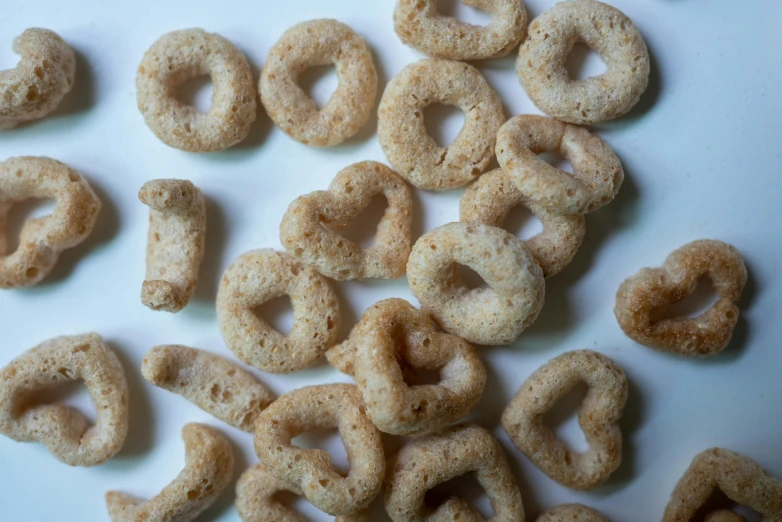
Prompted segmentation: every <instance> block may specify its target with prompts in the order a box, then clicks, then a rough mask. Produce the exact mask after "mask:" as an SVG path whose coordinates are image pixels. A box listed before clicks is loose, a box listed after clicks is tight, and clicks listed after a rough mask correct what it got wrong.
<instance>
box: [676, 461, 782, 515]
mask: <svg viewBox="0 0 782 522" xmlns="http://www.w3.org/2000/svg"><path fill="white" fill-rule="evenodd" d="M715 489H719V490H720V491H722V492H723V493H724V494H725V495H726V496H727V497H728V498H729V499H731V500H732V501H734V502H736V503H737V504H740V505H742V506H746V507H748V508H750V509H753V510H755V511H757V512H758V513H759V514H760V516H761V517H762V520H763V522H776V521H778V520H782V482H780V481H779V480H777V479H775V478H773V477H771V476H769V475H768V474H766V472H765V471H763V468H761V467H760V465H758V464H757V463H756V462H754V461H753V460H751V459H749V458H748V457H745V456H744V455H740V454H738V453H734V452H733V451H730V450H726V449H722V448H711V449H707V450H706V451H703V452H701V453H699V454H698V455H696V456H695V458H694V459H692V463H691V464H690V467H689V468H687V471H686V472H685V473H684V475H683V476H682V478H681V479H679V482H678V484H676V487H675V488H674V489H673V492H672V493H671V500H670V501H669V502H668V505H667V506H666V507H665V514H663V518H662V522H689V521H690V520H693V517H694V516H695V514H696V512H697V511H698V510H699V509H700V507H701V506H702V505H703V503H704V502H706V500H708V498H709V496H710V495H711V493H712V492H713V491H714V490H715ZM717 515H718V516H719V517H720V518H712V522H716V521H717V520H726V521H730V520H743V518H740V519H735V518H731V517H729V516H728V515H727V514H726V513H719V512H718V513H717Z"/></svg>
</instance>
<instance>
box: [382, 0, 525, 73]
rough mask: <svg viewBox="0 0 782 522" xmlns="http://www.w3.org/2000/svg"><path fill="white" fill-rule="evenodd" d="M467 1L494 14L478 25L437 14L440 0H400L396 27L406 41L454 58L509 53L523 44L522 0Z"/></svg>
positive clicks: (474, 58)
mask: <svg viewBox="0 0 782 522" xmlns="http://www.w3.org/2000/svg"><path fill="white" fill-rule="evenodd" d="M463 3H464V4H465V5H469V6H471V7H475V8H476V9H482V10H484V11H486V12H488V13H490V14H491V15H492V21H491V23H489V25H486V26H475V25H472V24H468V23H465V22H462V21H459V20H457V19H456V18H453V17H450V16H440V15H439V14H437V0H424V1H423V2H421V1H419V0H400V1H399V2H397V4H396V9H395V10H394V31H396V34H397V36H399V38H400V39H401V40H402V42H403V43H405V44H407V45H410V46H412V47H415V48H416V49H418V50H419V51H421V52H422V53H424V54H428V55H429V56H433V57H435V58H448V59H450V60H482V59H484V58H495V57H498V56H506V55H507V54H508V53H510V52H511V51H512V50H513V49H515V48H516V46H518V45H519V42H520V41H521V38H522V36H524V28H525V26H526V24H527V11H526V10H525V9H524V4H522V3H521V1H520V0H465V1H464V2H463Z"/></svg>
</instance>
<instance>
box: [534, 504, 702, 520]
mask: <svg viewBox="0 0 782 522" xmlns="http://www.w3.org/2000/svg"><path fill="white" fill-rule="evenodd" d="M535 522H608V519H606V518H605V517H603V515H601V514H600V513H598V512H597V511H595V510H593V509H589V508H588V507H586V506H582V505H581V504H562V505H560V506H557V507H554V508H551V509H549V510H548V511H546V512H545V513H542V514H541V515H540V516H539V517H538V518H536V519H535ZM713 522H716V521H713Z"/></svg>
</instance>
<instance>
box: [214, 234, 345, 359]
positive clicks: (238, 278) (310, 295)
mask: <svg viewBox="0 0 782 522" xmlns="http://www.w3.org/2000/svg"><path fill="white" fill-rule="evenodd" d="M283 295H287V296H289V297H290V300H291V305H292V306H293V328H292V329H291V331H290V333H289V334H288V335H287V336H285V335H282V334H281V333H280V332H278V331H277V330H275V329H274V328H272V327H271V326H270V325H269V324H268V323H267V322H266V321H264V320H263V319H261V318H260V317H258V316H257V315H256V314H255V313H254V312H253V310H254V309H256V308H257V307H259V306H261V305H262V304H263V303H265V302H267V301H270V300H272V299H274V298H275V297H280V296H283ZM217 322H218V324H219V326H220V332H221V333H222V334H223V340H224V341H225V344H226V346H228V348H229V349H230V350H231V351H232V352H234V353H235V354H236V355H237V356H238V357H239V359H241V360H242V361H243V362H244V363H245V364H249V365H250V366H254V367H256V368H259V369H261V370H263V371H266V372H270V373H290V372H294V371H296V370H301V369H303V368H307V367H309V366H311V365H312V364H314V363H315V361H316V360H317V359H318V358H319V357H320V356H321V355H323V352H325V351H326V349H327V348H328V347H329V346H332V345H333V344H334V342H335V341H336V340H337V332H338V331H339V323H340V312H339V302H338V301H337V296H336V294H335V293H334V291H333V290H332V289H331V287H330V286H329V283H328V281H327V280H326V278H325V277H323V276H322V275H320V274H319V273H317V272H316V271H315V270H313V269H312V268H310V267H308V266H306V265H304V264H303V263H301V262H300V261H299V260H297V259H296V258H295V257H293V256H291V255H290V254H286V253H285V252H275V251H274V250H271V249H261V250H252V251H250V252H247V253H245V254H242V255H241V256H239V257H238V258H237V259H236V260H235V261H234V262H233V263H232V264H231V266H229V267H228V269H227V270H226V271H225V273H224V274H223V277H222V278H221V279H220V285H219V287H218V289H217Z"/></svg>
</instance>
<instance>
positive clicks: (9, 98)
mask: <svg viewBox="0 0 782 522" xmlns="http://www.w3.org/2000/svg"><path fill="white" fill-rule="evenodd" d="M13 49H14V52H15V53H16V54H18V55H19V56H20V57H21V59H20V60H19V63H18V64H17V65H16V67H15V68H13V69H7V70H5V71H0V131H1V130H5V129H10V128H12V127H15V126H16V125H17V124H19V123H22V122H26V121H32V120H37V119H40V118H43V117H44V116H46V115H47V114H49V113H50V112H52V111H53V110H54V109H55V108H57V106H58V105H59V104H60V102H61V101H62V99H63V98H65V95H66V94H68V93H69V92H70V90H71V88H72V87H73V84H74V82H75V75H76V56H75V55H74V53H73V49H71V48H70V47H69V46H68V44H67V43H65V41H64V40H63V39H62V38H60V36H59V35H58V34H57V33H55V32H54V31H49V30H48V29H27V30H25V32H23V33H22V34H21V35H19V36H17V37H16V38H14V43H13Z"/></svg>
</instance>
